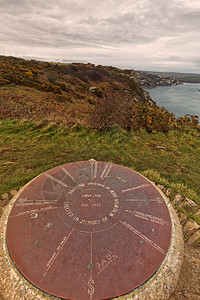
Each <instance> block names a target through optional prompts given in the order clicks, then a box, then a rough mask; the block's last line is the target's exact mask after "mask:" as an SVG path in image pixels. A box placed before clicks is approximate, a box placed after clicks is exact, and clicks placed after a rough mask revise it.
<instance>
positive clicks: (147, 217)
mask: <svg viewBox="0 0 200 300" xmlns="http://www.w3.org/2000/svg"><path fill="white" fill-rule="evenodd" d="M125 211H126V212H129V213H131V214H133V215H134V216H135V217H137V218H140V219H143V220H147V221H151V222H154V223H157V224H159V225H168V226H171V224H170V222H167V221H164V220H163V219H161V218H158V217H155V216H152V215H149V214H146V213H143V212H141V211H136V210H135V211H131V210H128V209H126V210H125Z"/></svg>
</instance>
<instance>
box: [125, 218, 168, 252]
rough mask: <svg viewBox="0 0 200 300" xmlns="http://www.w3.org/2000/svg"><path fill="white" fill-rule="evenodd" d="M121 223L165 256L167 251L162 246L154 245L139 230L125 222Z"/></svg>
mask: <svg viewBox="0 0 200 300" xmlns="http://www.w3.org/2000/svg"><path fill="white" fill-rule="evenodd" d="M120 223H122V224H123V225H124V226H126V227H127V228H128V229H129V230H131V231H132V232H134V233H135V234H136V235H137V236H139V237H140V238H141V239H143V240H144V241H145V242H147V243H148V244H149V245H151V246H152V247H154V248H155V249H156V250H158V251H159V252H161V253H162V254H164V255H165V250H164V249H162V248H161V247H160V246H158V245H157V244H156V243H154V242H153V241H152V240H150V239H149V238H148V237H146V236H145V235H144V234H142V233H141V232H140V231H138V230H137V229H135V228H134V227H132V226H131V225H130V224H128V223H126V222H125V221H123V222H122V221H121V220H120Z"/></svg>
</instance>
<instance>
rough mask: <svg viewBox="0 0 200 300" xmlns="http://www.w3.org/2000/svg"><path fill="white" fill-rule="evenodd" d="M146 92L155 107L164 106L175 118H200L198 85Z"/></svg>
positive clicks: (190, 84)
mask: <svg viewBox="0 0 200 300" xmlns="http://www.w3.org/2000/svg"><path fill="white" fill-rule="evenodd" d="M146 90H147V91H148V92H149V93H150V96H151V98H152V99H153V100H154V101H156V103H157V105H159V106H161V107H162V106H164V107H165V108H166V109H168V110H169V111H170V112H172V113H174V114H175V116H176V117H181V116H184V115H186V114H191V115H198V116H199V118H200V83H184V84H181V85H176V86H160V87H157V88H155V89H146Z"/></svg>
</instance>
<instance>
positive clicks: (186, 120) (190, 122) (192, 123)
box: [174, 114, 199, 129]
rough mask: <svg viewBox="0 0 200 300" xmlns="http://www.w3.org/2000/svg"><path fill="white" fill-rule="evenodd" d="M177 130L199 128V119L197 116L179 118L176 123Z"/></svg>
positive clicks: (188, 115)
mask: <svg viewBox="0 0 200 300" xmlns="http://www.w3.org/2000/svg"><path fill="white" fill-rule="evenodd" d="M174 127H175V128H178V129H179V128H186V127H190V128H197V129H198V128H199V117H198V116H197V115H190V114H187V115H185V116H184V117H179V118H177V119H176V122H175V123H174Z"/></svg>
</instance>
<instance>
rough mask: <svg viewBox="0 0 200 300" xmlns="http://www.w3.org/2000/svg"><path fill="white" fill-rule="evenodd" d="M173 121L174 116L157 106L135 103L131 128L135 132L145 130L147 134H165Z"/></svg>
mask: <svg viewBox="0 0 200 300" xmlns="http://www.w3.org/2000/svg"><path fill="white" fill-rule="evenodd" d="M174 120H175V117H174V114H172V113H170V112H169V111H168V110H166V109H165V108H163V107H162V108H160V107H159V106H157V105H152V106H150V105H148V104H142V103H137V104H136V105H134V108H133V115H132V119H131V122H132V124H131V128H132V129H134V130H137V129H139V128H145V129H146V130H147V131H148V132H152V131H162V132H167V131H168V130H169V129H170V128H171V127H172V125H173V123H174Z"/></svg>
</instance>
